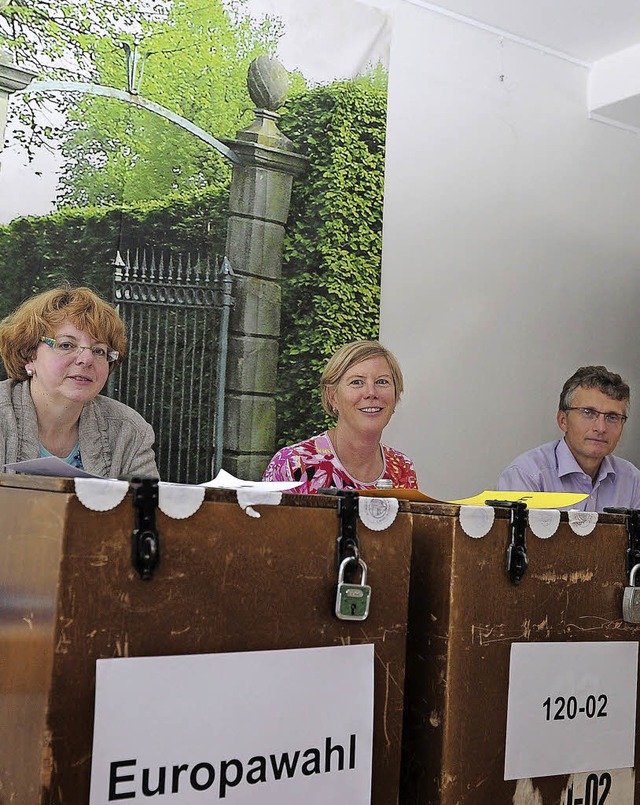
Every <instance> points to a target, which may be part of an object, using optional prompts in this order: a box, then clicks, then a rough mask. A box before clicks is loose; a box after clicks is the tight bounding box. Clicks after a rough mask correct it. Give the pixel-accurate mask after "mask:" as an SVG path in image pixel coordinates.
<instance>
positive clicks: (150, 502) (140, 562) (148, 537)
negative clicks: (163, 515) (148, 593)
mask: <svg viewBox="0 0 640 805" xmlns="http://www.w3.org/2000/svg"><path fill="white" fill-rule="evenodd" d="M129 483H130V486H131V489H132V491H133V509H134V512H135V518H136V526H135V528H134V530H133V533H132V535H131V563H132V564H133V566H134V568H135V569H136V570H137V572H138V574H139V576H140V578H141V579H142V580H143V581H149V579H151V577H152V576H153V571H154V570H155V568H156V566H157V564H158V562H159V561H160V534H158V530H157V528H156V509H157V507H158V479H157V478H132V479H131V480H130V482H129Z"/></svg>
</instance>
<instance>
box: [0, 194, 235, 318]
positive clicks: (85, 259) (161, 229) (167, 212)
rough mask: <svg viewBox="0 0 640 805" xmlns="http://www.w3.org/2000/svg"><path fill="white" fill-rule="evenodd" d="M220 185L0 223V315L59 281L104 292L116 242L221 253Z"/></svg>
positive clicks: (223, 209) (224, 200)
mask: <svg viewBox="0 0 640 805" xmlns="http://www.w3.org/2000/svg"><path fill="white" fill-rule="evenodd" d="M227 207H228V188H227V186H224V185H223V186H217V187H209V188H207V189H206V190H199V191H197V192H194V193H193V194H190V195H188V196H185V195H178V194H176V195H173V196H169V197H167V198H165V199H162V200H159V201H152V202H148V203H146V204H144V205H138V206H136V207H83V208H74V207H66V208H62V209H61V210H59V211H58V212H55V213H52V214H51V215H45V216H41V217H38V218H36V217H31V216H30V217H27V218H18V219H16V220H15V221H13V222H12V223H10V224H8V225H7V226H3V227H0V316H4V315H6V314H7V313H9V312H10V311H11V310H13V309H14V308H15V307H16V306H17V305H18V304H20V302H22V301H23V300H24V299H26V298H28V297H29V296H31V294H33V293H37V292H38V291H42V290H45V289H47V288H51V287H53V286H54V285H55V284H56V283H59V282H61V281H62V280H65V279H66V280H69V282H71V283H72V284H74V285H79V284H84V285H88V286H90V287H91V288H93V289H94V290H96V291H97V292H98V293H100V294H102V295H103V296H104V297H106V298H107V299H110V298H111V283H112V278H113V262H114V259H115V256H116V253H117V251H118V249H119V250H120V251H121V252H122V253H124V252H125V251H126V250H127V249H129V250H132V251H133V250H135V249H138V248H139V249H144V248H151V247H153V248H155V249H156V251H158V252H162V251H164V252H165V253H168V252H172V253H174V254H177V253H179V252H183V253H186V252H187V251H191V252H192V253H196V252H201V253H203V254H204V253H207V252H210V253H222V252H223V251H224V244H225V241H226V230H227V221H226V216H227Z"/></svg>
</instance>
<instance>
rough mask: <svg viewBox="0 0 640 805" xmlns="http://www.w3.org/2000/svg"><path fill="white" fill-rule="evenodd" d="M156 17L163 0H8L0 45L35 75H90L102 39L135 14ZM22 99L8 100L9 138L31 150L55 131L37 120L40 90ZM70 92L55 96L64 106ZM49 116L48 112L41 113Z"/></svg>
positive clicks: (0, 20)
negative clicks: (19, 101)
mask: <svg viewBox="0 0 640 805" xmlns="http://www.w3.org/2000/svg"><path fill="white" fill-rule="evenodd" d="M140 15H144V16H145V18H146V19H149V20H152V19H156V20H159V19H161V18H162V17H163V16H164V15H166V10H165V3H164V2H163V0H159V2H154V0H109V2H104V0H59V2H45V3H43V2H42V0H9V2H8V3H6V5H5V6H4V7H3V8H2V10H0V47H2V48H5V49H7V50H8V51H9V52H10V53H11V55H12V57H13V59H14V60H15V62H16V63H17V64H19V65H20V66H21V67H27V68H29V69H32V70H35V72H36V73H37V74H38V78H56V79H60V80H70V81H74V80H75V81H78V80H80V81H90V80H92V78H93V76H94V70H93V53H94V51H95V48H96V47H97V45H98V43H100V42H101V41H103V40H106V41H115V40H116V39H117V37H118V36H120V35H122V32H123V31H133V30H136V27H137V19H138V18H139V17H140ZM25 98H28V101H27V102H26V103H24V102H23V103H12V104H11V106H10V110H11V120H12V121H13V123H14V128H13V138H14V140H15V141H17V142H18V143H21V144H22V145H23V146H24V147H25V148H26V150H27V152H28V153H29V154H30V155H32V154H33V152H34V151H35V150H36V149H37V148H38V147H40V146H41V145H43V144H44V143H46V144H48V145H51V143H52V142H54V141H55V139H56V136H57V135H58V134H59V133H60V131H59V130H58V129H56V128H55V127H52V126H51V125H50V123H49V122H47V123H45V124H42V123H40V122H39V116H38V110H39V109H41V108H43V107H45V101H44V97H43V96H42V95H41V94H40V93H31V94H29V95H27V96H25ZM70 103H73V99H72V97H71V96H69V97H63V96H58V97H57V100H56V106H57V108H58V109H59V110H60V111H64V110H65V109H66V108H67V106H68V105H69V104H70ZM46 119H47V120H49V119H50V115H49V114H47V115H46Z"/></svg>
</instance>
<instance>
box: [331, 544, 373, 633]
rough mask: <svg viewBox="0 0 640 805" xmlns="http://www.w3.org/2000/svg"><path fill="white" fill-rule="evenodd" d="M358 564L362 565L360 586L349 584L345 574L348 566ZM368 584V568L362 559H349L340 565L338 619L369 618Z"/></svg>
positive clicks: (359, 619) (369, 592)
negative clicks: (353, 563)
mask: <svg viewBox="0 0 640 805" xmlns="http://www.w3.org/2000/svg"><path fill="white" fill-rule="evenodd" d="M352 562H357V563H358V564H359V565H360V571H361V574H362V575H361V578H360V584H347V583H346V582H345V580H344V572H345V570H346V568H347V565H349V564H351V563H352ZM366 582H367V566H366V565H365V563H364V562H363V561H362V559H355V558H354V557H347V558H346V559H343V560H342V562H341V563H340V569H339V571H338V592H337V595H336V617H337V618H340V620H342V621H364V620H366V619H367V617H368V616H369V601H370V599H371V587H369V585H368V584H367V583H366Z"/></svg>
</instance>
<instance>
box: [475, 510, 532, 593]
mask: <svg viewBox="0 0 640 805" xmlns="http://www.w3.org/2000/svg"><path fill="white" fill-rule="evenodd" d="M485 503H486V505H487V506H494V507H500V508H504V509H509V512H510V523H511V541H510V542H509V545H508V546H507V562H506V570H507V574H508V576H509V578H510V579H511V584H513V585H514V586H515V585H518V584H520V582H521V581H522V577H523V576H524V574H525V573H526V571H527V566H528V564H529V558H528V557H527V539H526V529H527V524H528V522H529V515H528V511H527V504H526V503H523V502H522V501H521V500H485Z"/></svg>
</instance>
